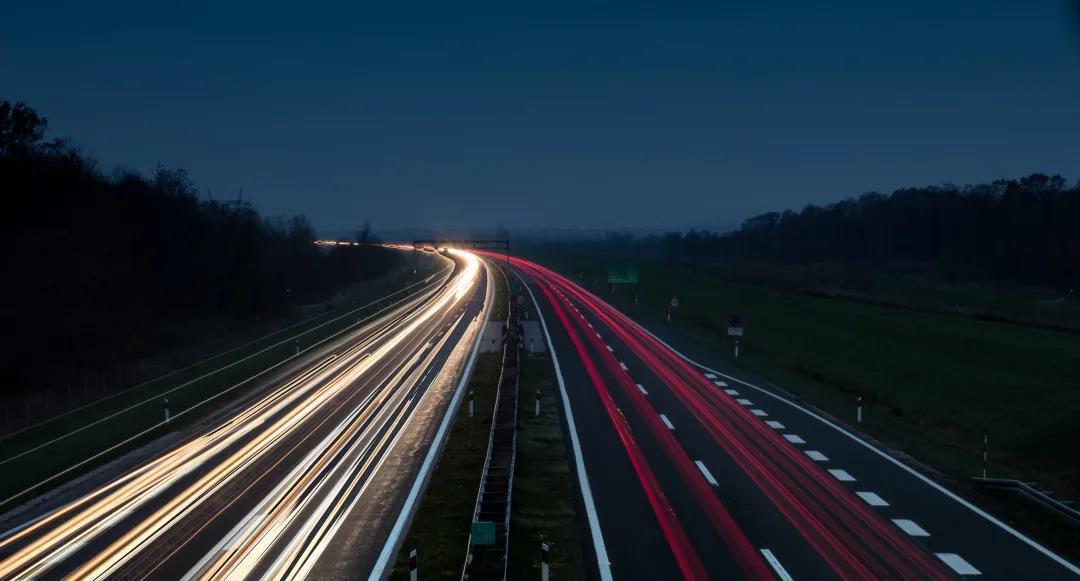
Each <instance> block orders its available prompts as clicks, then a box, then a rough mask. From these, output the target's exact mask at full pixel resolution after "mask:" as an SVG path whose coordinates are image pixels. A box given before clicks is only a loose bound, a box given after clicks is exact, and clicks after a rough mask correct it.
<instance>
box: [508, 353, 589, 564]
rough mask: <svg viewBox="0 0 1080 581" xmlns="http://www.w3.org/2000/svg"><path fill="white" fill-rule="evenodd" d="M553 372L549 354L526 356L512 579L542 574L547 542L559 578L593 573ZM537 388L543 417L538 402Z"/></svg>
mask: <svg viewBox="0 0 1080 581" xmlns="http://www.w3.org/2000/svg"><path fill="white" fill-rule="evenodd" d="M553 375H554V372H553V369H552V366H551V358H550V357H549V356H548V354H547V353H537V354H531V355H530V354H528V353H525V354H523V355H522V359H521V377H520V384H519V387H518V389H519V390H520V391H519V397H520V400H519V402H518V440H517V464H516V465H515V474H514V491H513V496H512V497H511V498H512V500H513V506H512V509H511V510H512V513H511V515H510V555H509V557H510V562H509V563H508V566H507V578H508V579H538V578H539V577H540V544H541V543H547V544H548V547H549V551H550V553H549V563H550V566H551V577H552V578H553V579H585V578H586V577H587V575H586V569H585V545H584V542H585V540H584V538H583V536H582V532H583V531H582V527H581V524H580V522H579V521H578V518H577V508H576V504H575V502H574V499H575V498H576V497H577V485H576V483H575V482H574V478H575V477H574V473H573V471H572V470H571V467H570V462H571V460H570V454H569V451H568V450H567V447H566V444H565V442H564V439H563V428H562V403H561V400H560V398H559V393H558V388H557V386H556V385H555V381H554V378H553ZM537 390H539V391H540V416H539V417H537V416H536V415H535V411H534V407H533V406H534V403H535V401H536V400H535V397H536V392H537Z"/></svg>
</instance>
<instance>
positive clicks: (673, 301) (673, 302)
mask: <svg viewBox="0 0 1080 581" xmlns="http://www.w3.org/2000/svg"><path fill="white" fill-rule="evenodd" d="M671 308H673V309H677V308H679V298H678V297H671Z"/></svg>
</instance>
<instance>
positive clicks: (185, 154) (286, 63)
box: [0, 0, 1080, 229]
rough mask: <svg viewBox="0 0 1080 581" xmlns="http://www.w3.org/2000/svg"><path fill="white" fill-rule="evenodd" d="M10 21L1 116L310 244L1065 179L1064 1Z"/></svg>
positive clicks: (1072, 104) (1077, 124) (105, 10)
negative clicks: (264, 218) (410, 231)
mask: <svg viewBox="0 0 1080 581" xmlns="http://www.w3.org/2000/svg"><path fill="white" fill-rule="evenodd" d="M18 4H19V5H17V6H16V3H15V2H7V3H5V4H4V6H3V7H2V8H0V18H2V19H3V20H5V21H6V22H5V24H4V26H3V28H4V33H3V35H2V36H0V98H4V99H9V100H25V101H27V102H29V103H30V104H32V105H33V106H35V107H37V108H38V109H39V110H41V111H42V112H43V113H45V114H46V115H47V116H48V117H49V118H50V121H51V127H52V130H53V135H67V136H70V137H72V138H73V140H74V141H75V143H77V144H80V145H83V146H85V148H86V149H87V150H88V151H90V152H92V153H94V154H95V155H96V156H97V158H98V159H99V160H100V162H101V163H102V164H103V165H104V166H106V167H110V166H113V165H117V164H122V165H126V166H129V167H133V168H136V169H140V170H150V169H152V168H153V167H154V166H155V165H156V164H157V162H159V161H160V162H162V163H164V164H165V165H167V166H182V167H185V168H187V169H188V170H189V171H190V172H191V173H192V175H193V176H194V177H195V179H196V180H197V182H198V183H199V184H200V185H201V186H204V187H209V188H211V189H212V190H213V192H214V194H215V195H216V196H223V195H226V194H230V193H234V192H235V191H236V190H237V189H238V188H239V187H240V186H241V185H243V186H245V190H244V192H245V197H249V198H250V199H252V200H253V201H254V202H255V203H256V205H257V206H258V207H259V208H260V210H262V211H263V212H264V213H267V214H282V213H304V214H307V215H308V216H309V217H310V218H311V219H312V221H313V222H314V223H315V224H316V225H317V226H319V227H321V228H325V229H343V228H351V227H353V226H355V225H356V224H358V223H360V222H362V221H363V220H371V221H372V223H373V224H374V225H375V226H376V229H378V228H380V227H382V228H397V227H403V226H432V227H440V226H443V227H447V226H450V227H475V226H486V225H493V224H496V223H501V224H506V225H511V226H514V225H524V224H543V225H565V226H575V227H576V226H601V227H608V226H621V225H625V224H628V223H632V224H635V225H641V224H645V223H650V224H653V225H656V226H661V227H685V226H718V225H726V224H733V223H738V222H739V221H740V220H741V219H742V218H744V217H746V216H747V215H750V214H753V213H757V212H761V211H766V210H772V209H783V208H787V207H793V208H800V207H802V206H803V205H805V204H806V203H809V202H817V203H822V202H828V201H832V200H836V199H839V198H843V197H848V196H852V195H857V194H859V193H861V192H864V191H870V190H879V191H891V190H892V189H893V188H896V187H900V186H905V185H922V184H929V183H943V182H950V181H951V182H955V183H970V182H977V181H984V180H989V179H993V178H996V177H1006V176H1018V175H1021V174H1025V173H1030V172H1032V171H1045V172H1051V173H1053V172H1058V173H1062V174H1064V175H1066V176H1067V177H1069V178H1072V179H1075V178H1077V177H1080V34H1078V29H1080V26H1078V15H1077V13H1076V9H1075V6H1074V4H1075V1H1074V0H1023V1H1018V0H1008V1H1004V0H948V1H941V0H933V1H923V0H909V1H907V2H892V3H882V2H866V1H865V0H860V1H836V2H824V3H811V2H796V1H790V2H781V1H768V0H746V1H740V2H722V1H715V2H703V3H692V2H657V3H655V4H656V5H657V6H656V7H653V6H651V5H650V4H651V3H634V2H618V1H612V2H584V1H582V2H566V3H549V2H529V3H513V2H499V3H485V4H481V3H448V2H437V3H420V2H398V3H377V4H376V3H371V4H364V5H361V4H360V3H340V4H327V3H319V2H304V3H282V4H276V3H265V2H260V3H250V4H247V5H244V6H240V5H238V4H234V5H232V6H230V7H219V6H217V5H216V4H215V3H202V2H149V3H146V5H145V6H144V5H143V3H141V2H138V3H136V2H132V3H109V2H106V3H104V4H99V3H90V2H60V3H57V2H25V3H18ZM389 4H393V7H389V6H387V5H389Z"/></svg>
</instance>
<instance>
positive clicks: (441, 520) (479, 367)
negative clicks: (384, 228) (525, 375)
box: [390, 269, 507, 579]
mask: <svg viewBox="0 0 1080 581" xmlns="http://www.w3.org/2000/svg"><path fill="white" fill-rule="evenodd" d="M492 270H493V271H494V270H501V269H492ZM492 280H493V283H494V292H493V294H492V304H491V314H490V315H489V319H488V320H489V321H498V320H505V319H506V316H507V305H506V300H507V299H506V279H505V278H503V277H502V275H501V274H500V273H498V272H493V275H492ZM501 372H502V350H499V351H496V352H494V353H480V354H478V355H477V357H476V365H475V367H474V368H473V373H472V377H471V378H469V383H468V385H466V386H465V390H466V391H465V399H464V400H463V401H462V403H461V408H460V409H459V410H458V414H457V417H456V418H454V423H453V424H452V425H451V428H450V434H449V435H448V437H447V439H446V444H445V445H444V448H443V450H442V453H441V454H440V455H439V460H438V463H437V464H436V465H435V470H434V471H433V472H432V473H431V480H430V481H429V482H428V486H427V489H426V491H425V492H424V496H423V498H422V499H421V501H420V505H419V507H418V508H417V510H416V514H415V516H414V517H413V520H412V524H410V525H409V531H408V533H407V534H406V535H405V540H404V542H403V543H402V545H401V550H400V551H399V553H398V556H397V560H396V561H395V562H394V567H393V569H392V570H391V571H390V578H391V579H408V578H409V551H411V550H413V549H416V551H417V569H418V570H419V571H420V577H422V578H423V579H461V572H462V570H463V569H464V567H465V554H466V550H467V549H468V546H467V545H468V542H469V530H470V528H471V526H472V517H473V509H474V508H476V495H477V494H478V493H479V491H480V476H481V473H482V472H483V470H484V457H485V455H486V454H487V446H488V436H489V434H490V433H491V419H492V415H493V414H494V412H495V396H496V395H497V393H498V390H499V377H500V375H501ZM469 393H472V394H473V395H474V398H475V399H474V404H475V413H474V415H473V417H471V418H470V417H469V397H468V396H469Z"/></svg>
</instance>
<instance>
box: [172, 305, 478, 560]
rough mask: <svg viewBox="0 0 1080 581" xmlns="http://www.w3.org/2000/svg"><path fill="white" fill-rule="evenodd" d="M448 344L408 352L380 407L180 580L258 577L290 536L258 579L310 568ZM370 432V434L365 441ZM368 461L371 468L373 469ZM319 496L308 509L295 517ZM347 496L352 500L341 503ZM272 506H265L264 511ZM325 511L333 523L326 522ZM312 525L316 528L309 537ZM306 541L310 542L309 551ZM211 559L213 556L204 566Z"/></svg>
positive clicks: (353, 423)
mask: <svg viewBox="0 0 1080 581" xmlns="http://www.w3.org/2000/svg"><path fill="white" fill-rule="evenodd" d="M459 320H460V319H459ZM447 339H448V338H444V339H443V340H442V341H440V342H439V345H438V346H436V347H435V348H434V349H430V350H422V351H421V352H419V353H417V354H415V355H414V357H413V358H412V360H411V361H410V362H409V363H408V364H407V365H405V366H403V367H402V368H401V369H400V370H399V371H398V373H397V374H395V377H393V378H392V379H391V380H390V381H387V382H386V383H385V387H384V388H383V389H382V390H380V392H379V396H380V403H383V404H385V405H383V406H382V407H380V408H378V409H373V410H372V411H371V413H370V414H365V417H359V418H358V417H357V416H356V415H351V416H350V418H356V419H355V420H353V419H350V420H349V421H347V422H345V423H343V424H342V426H345V424H350V425H349V426H348V428H349V430H348V432H346V433H342V432H341V431H340V430H337V431H335V433H334V434H332V436H331V437H328V438H327V439H326V440H325V441H324V442H323V445H320V446H319V447H318V448H317V449H316V450H313V451H312V453H310V454H309V455H308V457H307V458H306V459H305V462H304V473H303V474H301V473H300V472H299V471H294V473H292V474H290V478H288V479H286V480H291V481H293V482H292V483H293V485H292V486H290V488H289V489H288V490H287V491H286V490H282V489H277V490H275V491H274V492H272V493H271V494H269V495H267V497H266V498H265V499H264V500H263V502H262V503H260V505H259V507H257V508H256V509H255V510H253V511H252V513H250V514H249V515H248V517H247V518H245V522H246V526H245V527H244V528H243V530H235V529H234V531H233V532H232V533H231V534H230V535H229V537H227V540H226V541H223V542H222V543H219V544H218V546H216V547H214V549H213V550H212V551H210V553H208V554H207V556H206V557H204V559H203V560H202V561H201V562H200V563H199V564H198V565H196V566H195V567H194V568H193V569H192V570H191V571H189V572H188V574H187V575H186V576H185V579H191V578H195V577H196V576H197V577H198V578H200V579H230V578H232V579H240V578H246V577H251V576H254V575H256V574H258V570H257V569H256V567H257V566H258V565H259V564H260V563H261V562H263V560H264V559H265V558H266V557H267V556H268V555H267V552H268V551H270V550H271V549H272V547H274V546H275V544H276V543H277V542H278V541H280V540H283V539H284V538H287V539H290V541H289V543H288V545H287V547H286V548H285V550H283V551H282V552H281V553H280V555H279V557H278V558H277V559H276V560H275V561H274V563H273V564H271V565H270V568H269V570H268V571H267V572H265V573H264V574H263V575H262V576H263V577H270V578H282V577H285V576H287V575H288V574H289V573H290V572H292V573H293V574H295V572H296V571H295V570H294V568H295V567H297V564H299V567H300V569H298V570H300V571H307V570H310V567H311V566H312V565H313V564H314V562H315V560H316V559H317V557H318V555H319V554H321V552H322V551H323V550H324V549H325V546H326V542H328V541H329V538H331V537H332V536H333V533H334V532H335V531H336V530H337V528H338V527H339V526H340V524H341V522H342V517H343V516H344V515H346V514H348V512H349V510H351V508H352V506H354V505H355V503H356V500H357V499H358V497H359V495H360V493H362V491H363V487H366V485H367V483H368V482H369V481H370V480H369V479H367V478H364V477H365V476H370V475H371V474H373V473H374V470H376V469H377V468H378V464H381V463H382V461H383V460H384V459H385V458H386V453H385V452H386V451H388V450H389V449H390V448H392V446H393V441H396V438H397V436H398V435H400V434H401V432H402V431H403V428H404V427H405V425H407V422H408V419H409V418H410V417H411V414H410V413H409V412H411V410H412V409H413V408H414V407H415V405H416V404H418V403H419V402H418V401H417V400H415V399H414V397H413V396H414V394H413V391H414V389H415V386H416V385H417V383H418V382H419V381H420V380H421V379H423V377H422V372H423V375H426V373H427V370H429V369H430V367H431V365H432V363H433V362H434V360H435V357H436V355H437V354H438V352H439V350H440V349H441V348H442V347H443V346H444V345H445V343H446V341H447ZM380 434H381V436H380ZM373 435H374V436H377V437H376V438H374V439H372V438H371V436H373ZM391 437H392V439H391ZM331 439H336V440H337V441H336V442H335V443H334V445H333V446H332V447H331V446H329V445H327V444H329V441H330V440H331ZM320 455H321V456H322V457H321V458H319V459H318V460H317V461H316V460H315V458H316V456H320ZM349 458H352V460H349ZM373 462H377V464H375V465H373ZM335 475H338V476H337V479H336V480H334V479H333V477H334V476H335ZM361 482H362V483H363V487H361V488H360V489H359V490H357V489H356V486H357V484H359V483H361ZM350 493H352V494H350ZM320 498H321V499H322V500H321V502H319V503H318V506H317V507H316V508H315V510H314V512H312V513H311V514H310V515H309V516H308V517H307V519H305V520H300V519H301V518H302V516H303V514H304V513H305V512H306V511H308V510H309V509H310V508H311V506H312V504H313V503H315V502H317V501H319V499H320ZM350 498H351V499H352V500H351V502H349V503H348V504H345V503H346V501H348V500H349V499H350ZM271 505H272V508H268V507H270V506H271ZM331 511H334V512H333V514H334V516H335V517H336V518H335V519H334V520H333V521H330V522H326V520H327V515H328V514H329V513H331ZM256 517H257V518H256ZM298 522H299V523H301V524H300V527H299V529H297V528H296V526H295V524H296V523H298ZM316 527H318V529H317V530H316V531H314V532H313V530H314V529H315V528H316ZM285 533H289V534H288V536H284V535H285ZM313 540H314V541H316V542H317V544H316V545H315V546H314V547H311V546H310V545H311V542H312V541H313ZM211 558H215V559H214V560H213V561H210V559H211Z"/></svg>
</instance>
